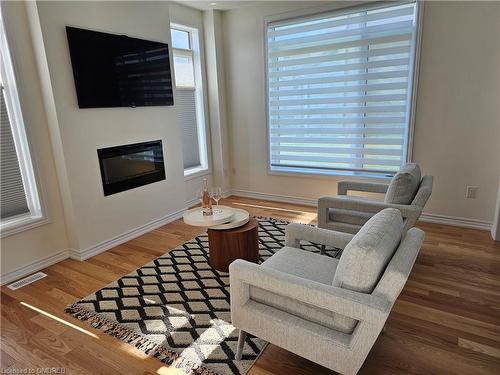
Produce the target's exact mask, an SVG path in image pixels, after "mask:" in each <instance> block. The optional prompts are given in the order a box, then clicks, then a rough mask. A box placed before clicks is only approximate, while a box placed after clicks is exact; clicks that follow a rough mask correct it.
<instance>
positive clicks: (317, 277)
mask: <svg viewBox="0 0 500 375" xmlns="http://www.w3.org/2000/svg"><path fill="white" fill-rule="evenodd" d="M338 262H339V261H338V259H334V258H331V257H327V256H324V255H319V254H315V253H311V252H308V251H305V250H301V249H296V248H293V247H284V248H282V249H281V250H279V251H278V252H277V253H276V254H274V255H273V256H272V257H271V258H269V259H267V260H266V261H265V262H264V263H262V265H261V266H262V267H264V268H267V269H271V270H275V271H280V272H283V273H287V274H291V275H294V276H297V277H300V278H303V279H305V283H308V282H310V281H313V282H314V281H315V282H319V283H321V284H325V285H331V282H332V278H333V275H334V274H335V270H336V268H337V265H338ZM250 298H251V299H253V300H254V301H257V302H260V303H263V304H266V305H269V306H272V307H274V308H276V309H278V310H281V311H286V312H288V313H290V314H293V315H295V316H298V317H299V318H302V319H305V320H309V321H311V322H314V323H316V324H319V325H322V326H324V327H327V328H330V329H334V330H336V331H340V332H343V333H352V331H353V330H354V327H356V324H357V320H355V319H352V318H349V317H346V316H344V315H341V314H337V313H335V312H333V311H329V310H326V309H322V308H320V307H317V306H313V305H309V304H307V303H304V302H300V301H297V300H295V299H293V298H290V297H286V296H282V295H279V294H277V293H273V292H271V291H269V290H265V289H262V288H258V287H255V286H250Z"/></svg>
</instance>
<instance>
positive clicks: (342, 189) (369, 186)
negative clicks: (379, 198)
mask: <svg viewBox="0 0 500 375" xmlns="http://www.w3.org/2000/svg"><path fill="white" fill-rule="evenodd" d="M388 188H389V184H383V183H379V182H356V181H339V182H338V184H337V194H338V195H347V191H348V190H353V191H364V192H368V193H382V194H385V193H386V192H387V189H388Z"/></svg>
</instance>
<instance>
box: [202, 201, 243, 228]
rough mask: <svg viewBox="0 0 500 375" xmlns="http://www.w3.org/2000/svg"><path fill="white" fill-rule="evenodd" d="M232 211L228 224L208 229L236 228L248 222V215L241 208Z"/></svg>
mask: <svg viewBox="0 0 500 375" xmlns="http://www.w3.org/2000/svg"><path fill="white" fill-rule="evenodd" d="M219 207H220V206H219ZM233 211H234V216H233V218H232V220H231V221H230V222H229V223H226V224H221V225H216V226H213V227H210V229H217V230H222V229H231V228H237V227H241V226H243V225H245V224H246V223H248V221H249V220H250V214H249V213H248V211H245V210H242V209H241V208H233Z"/></svg>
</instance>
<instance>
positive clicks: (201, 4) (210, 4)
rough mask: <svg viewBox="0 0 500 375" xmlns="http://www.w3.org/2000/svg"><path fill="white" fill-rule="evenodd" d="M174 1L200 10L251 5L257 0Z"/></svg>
mask: <svg viewBox="0 0 500 375" xmlns="http://www.w3.org/2000/svg"><path fill="white" fill-rule="evenodd" d="M176 3H179V4H182V5H185V6H188V7H191V8H196V9H200V10H209V9H218V10H229V9H234V8H239V7H242V6H247V5H251V4H253V3H257V1H237V0H235V1H229V0H223V1H217V0H205V1H191V0H177V1H176Z"/></svg>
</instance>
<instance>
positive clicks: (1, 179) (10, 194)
mask: <svg viewBox="0 0 500 375" xmlns="http://www.w3.org/2000/svg"><path fill="white" fill-rule="evenodd" d="M0 55H1V58H0V60H1V61H0V62H1V68H0V85H1V94H0V116H1V118H0V120H1V121H0V130H1V134H0V137H1V138H0V147H1V152H0V158H1V160H0V164H1V169H0V188H1V189H0V190H1V191H0V192H1V200H0V219H1V224H0V228H1V230H2V235H5V234H9V233H12V232H15V231H19V230H21V229H22V228H24V227H25V226H26V225H32V224H33V222H34V221H39V220H40V219H43V215H42V211H41V205H40V201H39V197H38V192H37V187H36V182H35V176H34V172H33V166H32V162H31V156H30V152H29V148H28V142H27V138H26V131H25V128H24V122H23V116H22V113H21V106H20V103H19V97H18V91H17V86H16V80H15V76H14V69H13V66H12V60H11V55H10V51H9V48H8V43H7V37H6V35H5V29H4V23H3V19H2V17H1V14H0Z"/></svg>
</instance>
